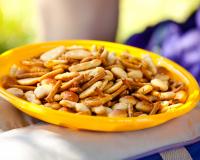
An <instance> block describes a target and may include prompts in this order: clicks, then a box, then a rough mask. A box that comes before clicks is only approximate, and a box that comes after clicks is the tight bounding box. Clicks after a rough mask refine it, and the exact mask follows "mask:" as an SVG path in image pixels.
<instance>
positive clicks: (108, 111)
mask: <svg viewBox="0 0 200 160" xmlns="http://www.w3.org/2000/svg"><path fill="white" fill-rule="evenodd" d="M173 77H174V76H173V74H172V73H171V72H170V71H169V70H167V69H166V68H165V67H163V66H157V65H156V64H154V62H153V60H152V59H151V57H150V56H149V55H143V56H142V58H138V57H134V56H132V55H131V54H129V53H128V51H125V52H124V53H122V54H121V56H119V57H117V56H116V55H115V53H114V52H110V51H108V50H107V49H106V48H104V46H96V45H93V46H91V48H90V49H88V48H85V47H83V46H76V45H73V46H67V47H65V46H58V47H56V48H54V49H51V50H49V51H47V52H44V53H42V54H41V55H40V56H38V57H33V58H31V59H27V60H22V61H21V63H20V65H15V64H14V65H12V66H11V68H10V76H5V77H3V78H2V81H1V84H2V86H3V87H4V88H6V89H7V90H8V92H10V93H11V94H14V95H16V96H18V97H20V98H23V99H25V100H27V101H29V102H32V103H36V104H41V105H44V106H45V107H48V108H51V109H55V110H58V111H64V112H71V113H74V114H78V115H92V116H108V117H138V116H147V115H154V114H159V113H163V112H170V111H171V110H174V109H176V108H178V107H179V106H180V105H182V104H184V103H185V102H186V101H187V97H188V93H187V90H188V89H187V87H186V85H185V84H184V83H183V82H180V81H178V80H175V79H174V78H173Z"/></svg>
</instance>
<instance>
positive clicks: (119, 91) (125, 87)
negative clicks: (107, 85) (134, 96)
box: [111, 85, 128, 99]
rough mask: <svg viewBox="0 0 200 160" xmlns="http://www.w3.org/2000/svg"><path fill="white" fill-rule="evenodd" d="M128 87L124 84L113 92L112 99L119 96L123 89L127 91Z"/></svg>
mask: <svg viewBox="0 0 200 160" xmlns="http://www.w3.org/2000/svg"><path fill="white" fill-rule="evenodd" d="M127 88H128V87H127V86H126V85H122V86H121V87H120V88H119V89H118V90H117V91H115V92H114V93H112V94H111V95H112V99H114V98H115V97H117V96H118V95H119V94H120V93H122V92H123V91H125V90H126V89H127Z"/></svg>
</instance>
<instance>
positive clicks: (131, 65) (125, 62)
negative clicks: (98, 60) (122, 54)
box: [120, 59, 141, 69]
mask: <svg viewBox="0 0 200 160" xmlns="http://www.w3.org/2000/svg"><path fill="white" fill-rule="evenodd" d="M120 61H121V62H122V64H123V65H124V66H126V67H128V68H132V69H139V68H140V66H141V65H137V64H133V63H130V62H128V61H127V60H124V59H121V60H120Z"/></svg>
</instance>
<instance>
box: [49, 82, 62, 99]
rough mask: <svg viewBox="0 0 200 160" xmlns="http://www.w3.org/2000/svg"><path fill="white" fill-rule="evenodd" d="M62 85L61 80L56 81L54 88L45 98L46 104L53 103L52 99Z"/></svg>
mask: <svg viewBox="0 0 200 160" xmlns="http://www.w3.org/2000/svg"><path fill="white" fill-rule="evenodd" d="M61 84H62V81H61V80H58V81H57V82H56V84H55V86H53V87H52V89H51V91H50V92H49V94H48V96H47V97H46V101H47V102H53V100H54V99H53V98H54V96H55V94H56V93H57V92H58V89H59V88H60V86H61Z"/></svg>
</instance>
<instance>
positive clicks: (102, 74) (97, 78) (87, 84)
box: [82, 71, 105, 90]
mask: <svg viewBox="0 0 200 160" xmlns="http://www.w3.org/2000/svg"><path fill="white" fill-rule="evenodd" d="M104 75H105V72H104V71H103V72H101V73H99V74H98V75H97V76H96V77H93V78H92V79H91V80H90V81H89V82H87V83H85V84H84V85H83V86H82V90H85V89H86V88H88V87H89V86H91V85H93V84H94V83H95V82H97V81H98V80H100V79H102V78H103V77H104Z"/></svg>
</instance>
